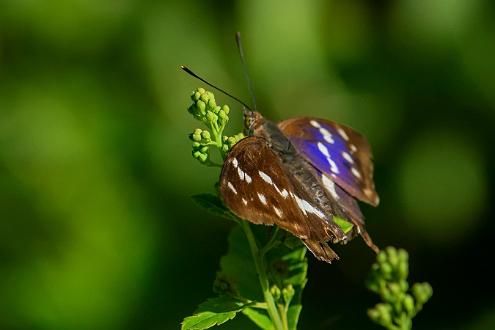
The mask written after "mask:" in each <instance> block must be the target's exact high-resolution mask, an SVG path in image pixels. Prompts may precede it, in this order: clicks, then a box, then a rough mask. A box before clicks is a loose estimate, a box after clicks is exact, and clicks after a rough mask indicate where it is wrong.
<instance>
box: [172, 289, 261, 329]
mask: <svg viewBox="0 0 495 330" xmlns="http://www.w3.org/2000/svg"><path fill="white" fill-rule="evenodd" d="M250 305H252V303H245V302H242V301H240V300H238V299H235V298H233V297H230V296H221V297H217V298H210V299H208V300H207V301H205V302H204V303H202V304H201V305H199V307H198V309H197V311H196V312H195V313H194V315H192V316H189V317H186V318H185V319H184V321H182V327H181V329H182V330H202V329H208V328H211V327H213V326H215V325H220V324H222V323H225V322H227V321H228V320H231V319H233V318H234V317H235V316H236V314H237V313H238V312H240V311H242V310H243V309H244V308H246V307H248V306H250Z"/></svg>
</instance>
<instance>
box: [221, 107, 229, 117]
mask: <svg viewBox="0 0 495 330" xmlns="http://www.w3.org/2000/svg"><path fill="white" fill-rule="evenodd" d="M222 110H223V112H225V114H227V115H228V114H229V112H230V108H229V106H228V105H224V106H223V107H222Z"/></svg>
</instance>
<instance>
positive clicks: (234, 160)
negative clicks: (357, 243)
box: [220, 136, 342, 262]
mask: <svg viewBox="0 0 495 330" xmlns="http://www.w3.org/2000/svg"><path fill="white" fill-rule="evenodd" d="M220 195H221V197H222V200H223V201H224V203H225V204H226V206H227V207H228V208H229V209H230V210H231V211H232V212H233V213H234V214H235V215H237V216H238V217H239V218H241V219H245V220H249V221H251V222H253V223H256V224H265V225H278V226H279V227H281V228H283V229H285V230H287V231H289V232H290V233H292V234H293V235H294V236H296V237H299V238H300V239H301V240H302V241H303V242H304V243H305V244H306V246H307V247H308V248H309V249H310V250H311V251H312V252H313V254H314V255H315V256H316V257H317V258H318V259H320V260H325V261H327V262H330V261H331V260H333V259H336V258H337V255H336V254H335V252H333V251H332V250H331V249H330V247H329V246H328V245H327V243H326V242H327V241H329V240H333V239H334V236H335V233H336V231H339V230H340V229H336V225H335V223H333V221H332V215H331V214H325V213H324V212H322V211H321V210H320V209H319V208H318V205H317V203H316V202H315V201H314V200H312V197H311V196H309V195H308V194H307V192H306V190H305V189H303V187H300V186H298V183H297V182H296V181H293V180H292V179H291V176H290V174H289V173H287V170H286V169H285V168H284V166H283V164H282V163H281V161H280V159H279V157H278V156H277V154H276V153H275V152H274V151H272V150H271V149H270V146H269V145H268V143H267V141H266V140H265V139H263V138H260V137H255V136H252V137H248V138H245V139H243V140H241V141H240V142H238V143H237V144H236V145H234V147H233V148H232V150H231V151H230V152H229V154H228V157H227V159H226V160H225V162H224V165H223V168H222V173H221V177H220ZM340 234H342V233H337V235H340Z"/></svg>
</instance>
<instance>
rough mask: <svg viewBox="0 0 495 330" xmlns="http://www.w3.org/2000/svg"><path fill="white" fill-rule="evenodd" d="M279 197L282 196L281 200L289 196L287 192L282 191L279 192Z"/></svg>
mask: <svg viewBox="0 0 495 330" xmlns="http://www.w3.org/2000/svg"><path fill="white" fill-rule="evenodd" d="M279 193H280V195H282V197H283V198H287V196H289V192H288V191H287V190H285V189H284V190H282V191H281V192H280V191H279Z"/></svg>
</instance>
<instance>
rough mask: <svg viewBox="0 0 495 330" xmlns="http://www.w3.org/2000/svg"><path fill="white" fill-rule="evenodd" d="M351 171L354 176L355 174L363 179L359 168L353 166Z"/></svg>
mask: <svg viewBox="0 0 495 330" xmlns="http://www.w3.org/2000/svg"><path fill="white" fill-rule="evenodd" d="M351 172H352V174H354V176H355V177H356V178H358V179H361V173H359V171H358V170H356V168H354V167H353V168H351Z"/></svg>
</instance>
